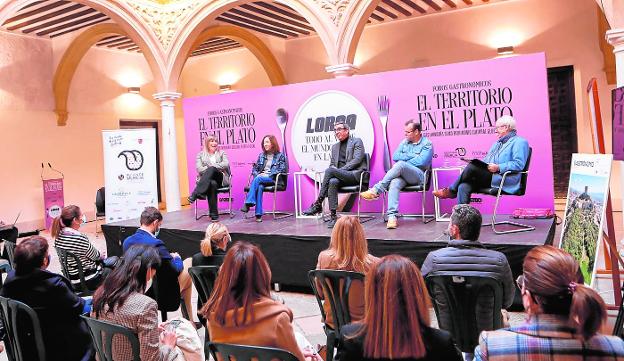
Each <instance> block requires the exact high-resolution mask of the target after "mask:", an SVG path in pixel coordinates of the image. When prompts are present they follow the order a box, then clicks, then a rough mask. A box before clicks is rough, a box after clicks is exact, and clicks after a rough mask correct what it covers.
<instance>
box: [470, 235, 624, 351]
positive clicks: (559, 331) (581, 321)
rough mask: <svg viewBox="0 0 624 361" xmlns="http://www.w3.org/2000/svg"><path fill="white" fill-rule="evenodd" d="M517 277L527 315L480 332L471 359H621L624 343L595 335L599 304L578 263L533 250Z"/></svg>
mask: <svg viewBox="0 0 624 361" xmlns="http://www.w3.org/2000/svg"><path fill="white" fill-rule="evenodd" d="M522 269H523V275H521V276H520V277H518V280H517V283H518V287H519V288H520V290H521V292H522V303H523V305H524V309H525V311H526V312H527V314H528V319H527V321H526V322H525V323H523V324H522V325H519V326H515V327H510V328H506V329H501V330H497V331H487V332H483V333H481V337H480V341H479V346H477V347H476V348H475V360H490V361H493V360H504V361H509V360H593V361H599V360H622V359H624V341H622V339H620V338H619V337H616V336H606V335H600V334H598V330H599V329H600V327H601V326H602V325H603V322H604V321H605V320H606V318H607V314H606V308H605V304H604V301H603V300H602V298H601V297H600V295H598V293H597V292H596V291H594V290H593V289H591V288H590V287H587V286H585V284H584V281H583V275H582V274H581V271H580V269H579V264H578V262H577V261H576V260H575V259H574V258H573V257H572V256H571V255H570V254H568V253H567V252H565V251H564V250H562V249H559V248H555V247H552V246H539V247H535V248H533V249H532V250H531V251H529V253H528V254H527V255H526V257H525V259H524V263H523V265H522Z"/></svg>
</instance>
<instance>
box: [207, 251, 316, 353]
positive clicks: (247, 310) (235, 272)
mask: <svg viewBox="0 0 624 361" xmlns="http://www.w3.org/2000/svg"><path fill="white" fill-rule="evenodd" d="M270 284H271V270H270V269H269V264H268V263H267V261H266V258H264V255H263V254H262V252H260V249H258V247H256V246H254V245H252V244H249V243H245V242H237V243H235V244H234V245H233V246H232V247H231V248H230V249H229V250H228V252H227V254H226V256H225V260H224V262H223V265H222V266H221V271H220V272H219V276H218V277H217V282H216V284H215V288H214V290H213V292H212V295H211V296H210V299H209V300H208V302H207V303H206V304H205V305H204V307H202V309H201V311H200V313H201V315H202V316H203V317H204V318H206V319H207V320H208V330H209V333H210V338H211V341H213V342H219V343H233V344H242V345H250V346H264V347H276V348H280V349H283V350H286V351H288V352H290V353H292V354H293V355H295V356H297V358H298V359H299V360H304V355H305V357H313V353H312V352H311V350H309V349H306V350H305V351H303V350H302V349H301V348H300V346H298V343H297V338H296V336H295V332H294V330H293V326H292V321H293V314H292V311H291V310H290V309H289V308H288V307H286V306H284V305H283V304H282V303H280V302H278V301H274V300H273V299H272V298H271V294H270V290H271V288H270V287H271V285H270Z"/></svg>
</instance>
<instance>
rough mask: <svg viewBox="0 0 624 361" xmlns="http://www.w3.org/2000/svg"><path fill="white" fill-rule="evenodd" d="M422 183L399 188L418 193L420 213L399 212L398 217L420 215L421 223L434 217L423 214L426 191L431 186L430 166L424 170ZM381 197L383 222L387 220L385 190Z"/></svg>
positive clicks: (402, 190) (406, 191)
mask: <svg viewBox="0 0 624 361" xmlns="http://www.w3.org/2000/svg"><path fill="white" fill-rule="evenodd" d="M423 181H424V182H423V183H422V184H416V185H406V186H405V187H403V189H401V193H420V196H421V197H420V205H421V213H420V214H400V215H399V217H404V218H415V217H421V218H422V221H423V223H425V224H426V223H429V222H431V221H433V220H434V219H435V215H434V214H425V201H426V199H427V192H428V191H429V188H431V166H429V167H427V169H426V170H425V172H424V179H423ZM382 197H383V210H382V211H381V215H382V216H383V218H384V222H387V221H388V216H387V215H386V213H385V212H386V209H387V208H388V196H387V192H383V193H382ZM428 218H429V219H428Z"/></svg>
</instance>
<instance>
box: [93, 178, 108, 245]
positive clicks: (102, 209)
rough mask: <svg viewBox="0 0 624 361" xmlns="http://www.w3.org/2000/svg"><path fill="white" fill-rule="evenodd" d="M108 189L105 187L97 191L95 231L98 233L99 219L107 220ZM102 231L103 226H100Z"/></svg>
mask: <svg viewBox="0 0 624 361" xmlns="http://www.w3.org/2000/svg"><path fill="white" fill-rule="evenodd" d="M105 200H106V190H105V188H104V187H102V188H100V189H98V190H97V192H96V193H95V233H96V234H97V233H98V221H104V220H106V201H105ZM100 232H102V228H101V226H100Z"/></svg>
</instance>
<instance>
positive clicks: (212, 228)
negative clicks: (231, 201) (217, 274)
mask: <svg viewBox="0 0 624 361" xmlns="http://www.w3.org/2000/svg"><path fill="white" fill-rule="evenodd" d="M231 241H232V237H230V232H228V229H227V227H226V226H225V225H224V224H223V223H221V222H216V223H210V224H209V225H208V227H206V235H205V237H204V239H203V240H202V241H201V243H200V244H199V249H200V252H198V253H195V254H194V255H193V258H192V265H193V267H195V266H220V265H221V259H218V260H217V259H215V257H213V256H223V255H225V249H226V248H227V245H228V243H230V242H231Z"/></svg>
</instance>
